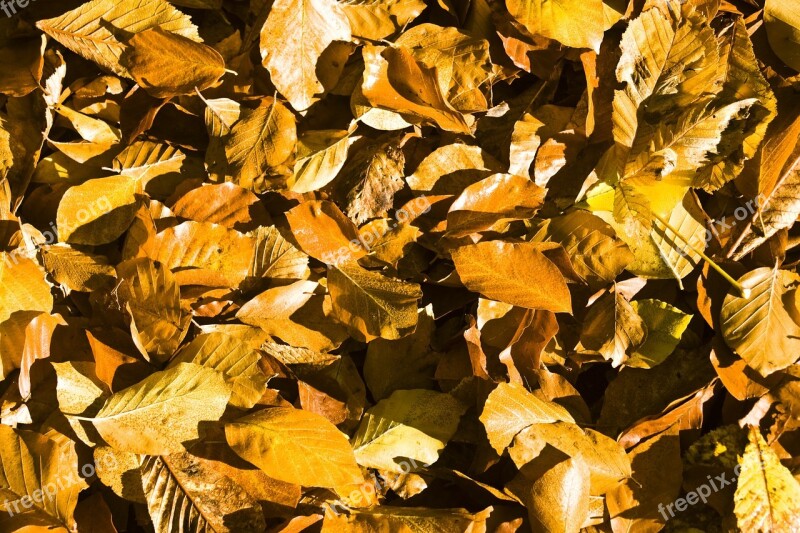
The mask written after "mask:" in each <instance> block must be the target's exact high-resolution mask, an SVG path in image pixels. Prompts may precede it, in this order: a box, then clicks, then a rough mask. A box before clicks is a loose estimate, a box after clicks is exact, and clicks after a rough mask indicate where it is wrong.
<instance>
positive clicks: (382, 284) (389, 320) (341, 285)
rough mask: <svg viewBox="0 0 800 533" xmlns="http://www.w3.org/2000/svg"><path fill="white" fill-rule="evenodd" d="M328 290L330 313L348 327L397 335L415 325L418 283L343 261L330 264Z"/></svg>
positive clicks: (386, 336)
mask: <svg viewBox="0 0 800 533" xmlns="http://www.w3.org/2000/svg"><path fill="white" fill-rule="evenodd" d="M328 290H329V291H330V294H331V301H332V304H333V315H334V316H335V317H336V318H337V319H338V320H340V321H341V322H342V323H344V324H346V325H347V326H348V327H349V328H350V329H351V330H353V331H357V332H358V333H360V334H361V335H363V336H365V337H367V338H372V337H381V338H384V339H389V340H392V339H399V338H400V337H403V336H404V335H407V334H408V333H411V332H412V331H413V330H414V328H415V327H416V326H417V300H418V299H419V298H421V297H422V292H421V291H420V288H419V285H417V284H416V283H408V282H404V281H400V280H395V279H392V278H389V277H386V276H384V275H382V274H379V273H377V272H374V271H371V270H367V269H365V268H362V267H360V266H358V264H357V263H353V262H351V263H344V264H341V265H338V266H336V267H331V270H330V272H329V274H328Z"/></svg>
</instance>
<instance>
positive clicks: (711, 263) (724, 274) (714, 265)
mask: <svg viewBox="0 0 800 533" xmlns="http://www.w3.org/2000/svg"><path fill="white" fill-rule="evenodd" d="M652 214H653V217H655V219H656V220H658V221H659V222H661V223H662V224H663V225H664V227H666V228H667V229H668V230H670V231H671V232H672V233H674V234H675V236H676V237H680V239H681V240H682V241H683V242H684V243H685V244H686V246H687V247H688V248H689V249H691V250H692V251H693V252H694V253H696V254H697V255H699V256H700V257H701V258H702V259H703V260H704V261H705V262H706V263H708V264H709V266H710V267H711V268H713V269H714V270H716V271H717V272H718V273H719V275H720V276H722V277H723V278H725V280H726V281H727V282H728V283H730V284H731V285H732V286H733V287H734V288H735V289H736V290H737V291H739V294H740V295H741V296H742V298H750V289H748V288H746V287H743V286H742V284H741V283H739V282H738V281H736V280H735V279H733V278H732V277H731V275H730V274H728V273H727V272H725V270H723V268H722V267H721V266H719V265H718V264H717V263H716V262H715V261H714V260H713V259H711V258H710V257H708V256H707V255H706V254H705V252H703V251H702V250H699V249H697V248H695V247H694V245H693V244H692V243H691V242H689V239H687V238H686V237H684V236H683V235H681V233H680V232H679V231H678V230H677V229H675V228H674V227H672V225H671V224H670V223H669V222H667V221H666V220H664V219H663V218H661V216H660V215H659V214H658V213H655V212H653V213H652Z"/></svg>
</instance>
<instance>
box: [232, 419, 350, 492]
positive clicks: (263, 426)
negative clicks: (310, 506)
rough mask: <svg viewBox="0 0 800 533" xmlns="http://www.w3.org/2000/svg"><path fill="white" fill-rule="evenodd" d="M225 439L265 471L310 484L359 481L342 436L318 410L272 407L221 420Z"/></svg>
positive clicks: (298, 482)
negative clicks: (310, 411)
mask: <svg viewBox="0 0 800 533" xmlns="http://www.w3.org/2000/svg"><path fill="white" fill-rule="evenodd" d="M225 437H226V439H227V440H228V444H229V445H230V446H231V448H233V450H234V451H235V452H236V453H237V454H238V455H239V456H240V457H242V458H243V459H245V460H247V461H249V462H251V463H253V464H254V465H256V466H257V467H259V468H260V469H261V470H263V471H264V473H266V474H267V475H268V476H270V477H273V478H275V479H279V480H281V481H286V482H288V483H296V484H298V485H303V486H310V487H339V486H343V485H349V484H354V483H361V482H363V480H364V478H363V476H362V475H361V470H360V469H359V468H358V465H357V464H356V461H355V458H354V457H353V450H352V449H351V448H350V444H349V443H348V442H347V438H346V437H345V436H344V434H342V433H341V432H340V431H339V430H338V429H336V426H334V425H333V424H331V423H330V422H328V420H326V419H325V418H323V417H322V416H320V415H317V414H314V413H309V412H307V411H301V410H299V409H292V408H289V407H274V408H270V409H264V410H261V411H258V412H256V413H253V414H250V415H247V416H245V417H242V418H239V419H237V420H235V421H233V422H230V423H228V424H225Z"/></svg>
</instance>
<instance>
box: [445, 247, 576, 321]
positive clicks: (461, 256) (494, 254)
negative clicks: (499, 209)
mask: <svg viewBox="0 0 800 533" xmlns="http://www.w3.org/2000/svg"><path fill="white" fill-rule="evenodd" d="M563 253H564V250H563V248H561V246H560V245H558V244H555V243H541V242H525V243H507V242H501V241H488V242H480V243H478V244H471V245H467V246H462V247H461V248H458V249H456V250H454V251H453V262H454V263H455V265H456V271H457V272H458V275H459V277H460V278H461V281H462V282H463V283H464V285H465V286H466V287H467V288H468V289H469V290H471V291H475V292H479V293H481V294H482V295H484V296H485V297H487V298H491V299H492V300H498V301H501V302H505V303H509V304H512V305H517V306H519V307H527V308H529V309H544V310H548V311H553V312H554V313H564V312H566V313H571V312H572V301H571V298H570V293H569V289H568V288H567V283H566V281H565V280H564V275H563V274H562V273H561V271H560V270H559V268H558V267H557V266H556V263H554V262H553V261H551V260H550V258H549V257H548V256H553V257H555V256H556V255H558V254H563ZM551 254H553V255H551Z"/></svg>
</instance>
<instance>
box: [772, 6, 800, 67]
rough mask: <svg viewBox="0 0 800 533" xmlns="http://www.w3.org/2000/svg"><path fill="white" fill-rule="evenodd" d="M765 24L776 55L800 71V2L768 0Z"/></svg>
mask: <svg viewBox="0 0 800 533" xmlns="http://www.w3.org/2000/svg"><path fill="white" fill-rule="evenodd" d="M764 25H765V26H766V28H767V38H768V39H769V44H770V46H771V47H772V50H773V51H774V52H775V55H777V56H778V57H779V58H781V60H782V61H783V62H784V63H786V64H787V65H789V66H790V67H792V68H793V69H795V70H797V71H800V2H798V0H766V2H765V4H764Z"/></svg>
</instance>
